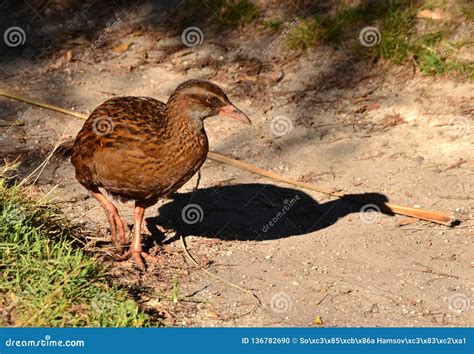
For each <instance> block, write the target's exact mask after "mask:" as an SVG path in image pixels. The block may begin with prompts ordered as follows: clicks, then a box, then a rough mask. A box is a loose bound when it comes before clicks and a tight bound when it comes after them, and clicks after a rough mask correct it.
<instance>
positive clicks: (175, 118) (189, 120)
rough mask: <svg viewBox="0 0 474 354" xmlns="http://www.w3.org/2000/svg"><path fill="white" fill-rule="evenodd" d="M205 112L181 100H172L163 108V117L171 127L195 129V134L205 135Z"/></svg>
mask: <svg viewBox="0 0 474 354" xmlns="http://www.w3.org/2000/svg"><path fill="white" fill-rule="evenodd" d="M206 113H207V112H203V110H202V109H199V108H196V107H193V106H191V105H189V104H188V103H187V102H183V101H182V100H173V101H171V102H168V103H167V105H166V107H165V115H166V116H167V118H168V122H169V124H170V125H171V126H172V127H176V128H179V127H181V129H183V128H184V129H188V130H189V129H192V130H194V129H195V132H196V133H197V134H199V133H202V134H204V135H205V134H206V133H205V131H204V123H203V116H205V115H206Z"/></svg>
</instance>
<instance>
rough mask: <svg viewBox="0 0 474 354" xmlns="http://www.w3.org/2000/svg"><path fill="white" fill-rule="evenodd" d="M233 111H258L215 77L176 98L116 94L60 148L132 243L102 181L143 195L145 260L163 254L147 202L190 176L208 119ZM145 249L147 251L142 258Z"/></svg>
mask: <svg viewBox="0 0 474 354" xmlns="http://www.w3.org/2000/svg"><path fill="white" fill-rule="evenodd" d="M215 115H225V116H229V117H232V118H235V119H237V120H240V121H241V122H243V123H246V124H251V122H250V119H249V118H248V117H247V116H246V115H245V114H244V113H243V112H242V111H240V110H239V109H238V108H237V107H235V106H234V105H233V104H232V103H231V102H230V101H229V99H228V98H227V96H226V94H225V93H224V92H223V91H222V90H221V89H220V88H219V87H218V86H216V85H215V84H213V83H211V82H208V81H204V80H189V81H186V82H184V83H182V84H180V85H179V86H178V87H177V88H176V90H175V91H174V92H173V94H172V95H171V97H170V98H169V100H168V102H167V103H166V104H165V103H163V102H160V101H157V100H155V99H153V98H149V97H118V98H112V99H110V100H108V101H106V102H104V103H103V104H101V105H100V106H99V107H97V108H96V109H95V110H94V111H93V112H92V113H91V115H90V116H89V118H88V119H87V121H86V122H85V124H84V126H83V127H82V129H81V131H80V132H79V134H78V135H77V137H76V140H75V141H74V143H72V141H71V142H70V143H69V145H68V143H65V144H63V146H62V147H60V148H59V150H62V153H63V154H65V155H67V154H69V155H72V158H71V161H72V164H73V165H74V167H75V169H76V178H77V179H78V181H79V182H80V183H81V184H82V185H83V186H84V187H85V188H87V189H88V190H89V191H90V192H91V193H92V195H93V196H94V197H95V198H96V199H97V200H98V201H99V202H100V203H101V204H102V206H103V208H104V209H105V213H106V215H107V219H108V221H109V224H110V228H111V233H112V241H113V242H114V243H115V242H116V240H117V232H118V235H119V237H120V242H121V244H124V243H125V227H124V223H123V221H122V219H121V217H120V215H119V213H118V210H117V208H116V207H115V205H114V204H113V203H112V202H111V201H110V200H109V199H108V198H106V196H105V195H104V194H102V193H101V191H100V190H99V188H103V189H104V190H105V191H107V192H109V193H110V194H111V195H113V196H117V197H119V198H120V199H122V200H135V209H134V229H133V230H134V231H133V240H132V243H131V246H130V249H129V251H128V252H126V253H125V254H124V255H123V258H128V257H130V255H131V256H132V257H133V259H134V260H135V262H136V263H137V265H138V266H140V267H141V268H144V267H145V265H144V262H143V259H145V260H150V261H155V259H154V258H153V257H152V256H150V255H149V254H147V253H146V252H143V250H142V245H141V225H142V221H143V217H144V213H145V209H146V208H147V207H149V206H151V205H153V204H155V203H156V202H157V201H158V199H159V198H160V197H163V196H166V195H169V194H171V193H173V192H174V191H176V190H177V189H178V188H180V187H181V186H182V185H183V184H184V183H185V182H186V181H188V180H189V179H190V178H191V177H192V176H193V175H194V174H195V173H196V172H197V171H198V170H199V169H200V167H201V166H202V164H203V163H204V161H205V160H206V156H207V152H208V140H207V136H206V131H205V130H204V124H203V122H204V120H205V119H206V118H208V117H211V116H215ZM142 257H143V259H142Z"/></svg>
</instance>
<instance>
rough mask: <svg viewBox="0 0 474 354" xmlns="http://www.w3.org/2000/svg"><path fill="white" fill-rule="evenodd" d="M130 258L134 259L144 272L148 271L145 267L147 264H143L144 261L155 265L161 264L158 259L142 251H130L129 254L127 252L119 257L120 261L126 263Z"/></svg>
mask: <svg viewBox="0 0 474 354" xmlns="http://www.w3.org/2000/svg"><path fill="white" fill-rule="evenodd" d="M130 257H133V260H134V261H135V263H136V264H137V266H138V267H140V268H141V269H143V270H145V269H146V266H145V263H144V262H143V260H145V261H147V262H149V263H154V264H157V263H159V261H158V259H157V258H156V257H153V256H151V255H149V254H148V253H146V252H144V251H141V250H139V251H138V250H137V251H132V250H128V251H127V252H125V253H124V254H122V255H121V256H119V257H118V260H121V261H125V260H127V259H129V258H130Z"/></svg>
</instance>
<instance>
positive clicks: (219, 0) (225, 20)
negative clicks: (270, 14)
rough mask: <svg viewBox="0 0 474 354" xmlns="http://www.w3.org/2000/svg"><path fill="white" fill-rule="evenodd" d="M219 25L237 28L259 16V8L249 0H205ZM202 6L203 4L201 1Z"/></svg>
mask: <svg viewBox="0 0 474 354" xmlns="http://www.w3.org/2000/svg"><path fill="white" fill-rule="evenodd" d="M204 3H205V4H206V6H207V7H209V8H210V9H211V10H212V12H213V15H214V16H213V20H215V21H216V23H217V24H218V26H219V27H223V28H237V27H240V26H242V25H245V24H247V23H249V22H251V21H252V20H255V19H256V18H258V17H259V15H260V11H259V8H258V7H257V6H256V5H255V4H254V3H253V2H251V1H249V0H239V1H232V0H204ZM199 6H200V7H202V4H201V3H199Z"/></svg>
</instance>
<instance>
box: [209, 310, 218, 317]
mask: <svg viewBox="0 0 474 354" xmlns="http://www.w3.org/2000/svg"><path fill="white" fill-rule="evenodd" d="M206 316H207V318H219V315H218V314H217V312H216V311H208V312H207V314H206Z"/></svg>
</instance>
